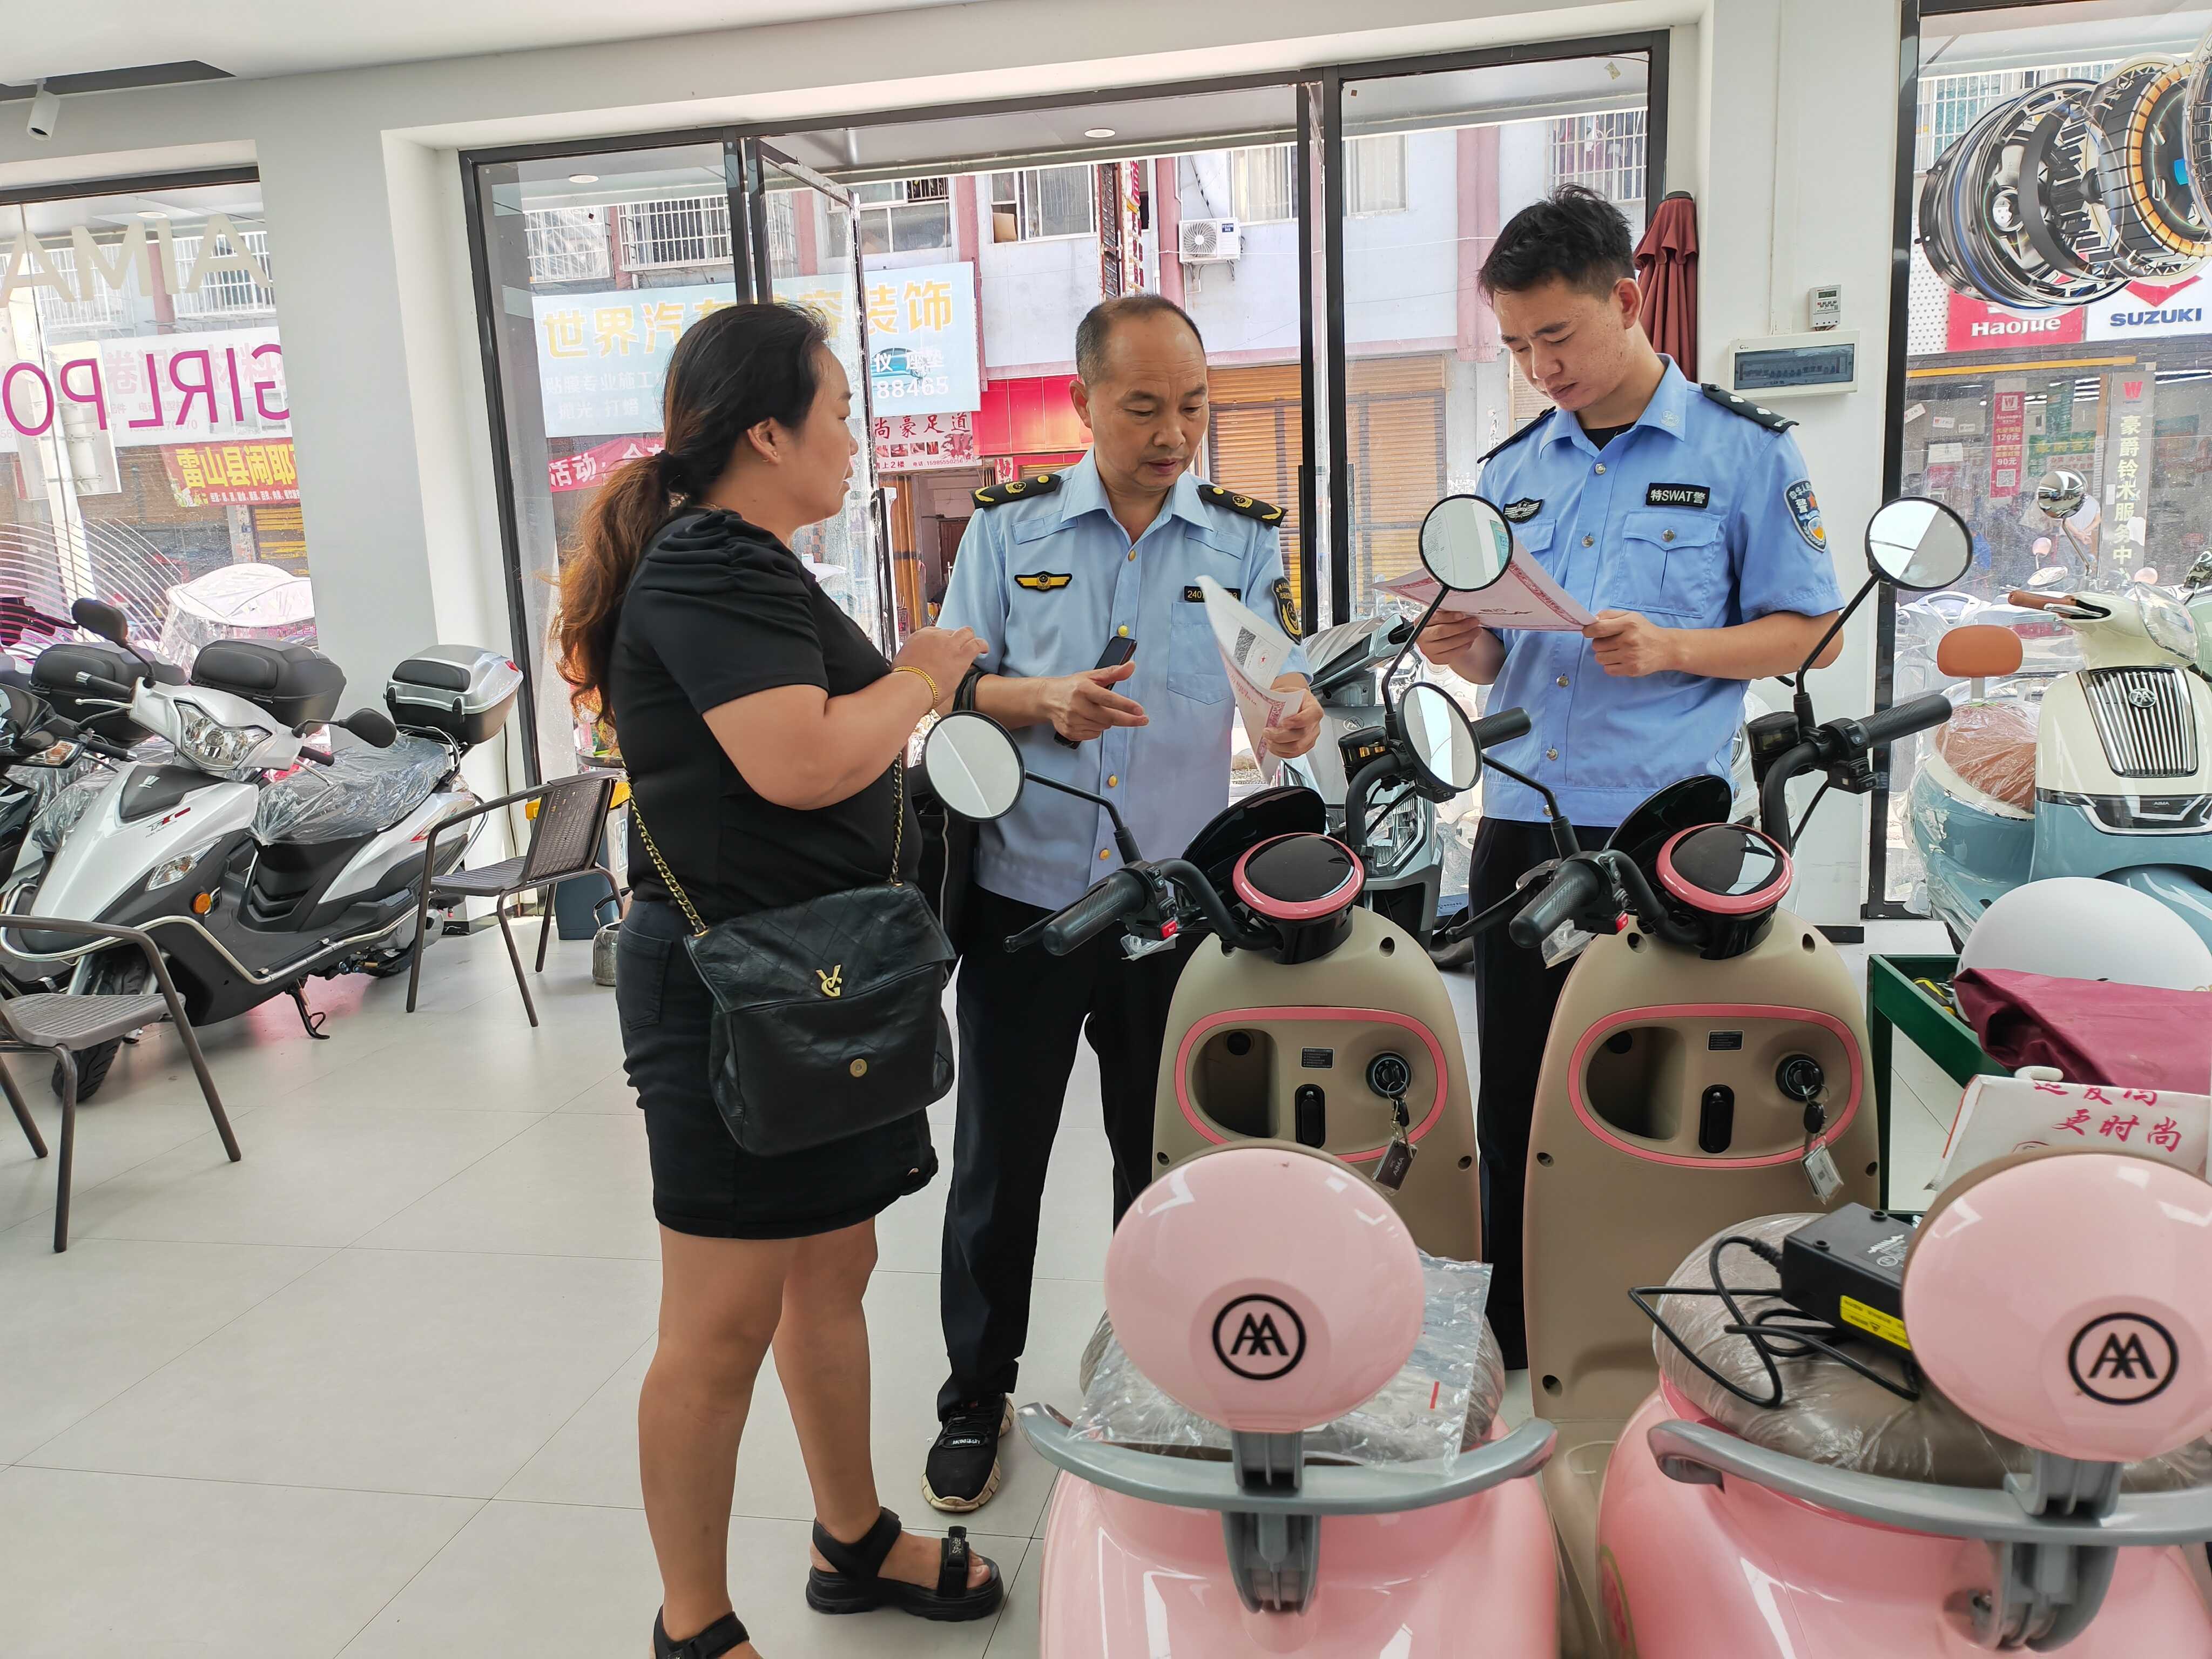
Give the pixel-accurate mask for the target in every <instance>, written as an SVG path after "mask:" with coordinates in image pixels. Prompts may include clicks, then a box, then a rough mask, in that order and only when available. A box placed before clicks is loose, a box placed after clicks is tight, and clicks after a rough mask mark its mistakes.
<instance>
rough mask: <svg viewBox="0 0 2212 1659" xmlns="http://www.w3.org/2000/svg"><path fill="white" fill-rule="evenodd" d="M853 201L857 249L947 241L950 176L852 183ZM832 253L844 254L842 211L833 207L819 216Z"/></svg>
mask: <svg viewBox="0 0 2212 1659" xmlns="http://www.w3.org/2000/svg"><path fill="white" fill-rule="evenodd" d="M853 204H854V208H855V210H857V213H858V216H859V219H860V252H861V253H862V254H863V255H867V254H875V253H921V252H929V251H930V250H932V249H934V248H949V247H951V246H952V181H951V179H947V178H945V177H943V176H941V175H940V176H939V177H936V178H932V179H883V180H881V181H879V182H878V183H876V184H872V185H854V189H853ZM823 222H824V223H825V224H826V225H827V226H828V228H829V235H828V238H827V241H828V245H829V254H830V257H831V258H836V259H842V258H845V257H846V254H847V252H848V249H847V246H846V241H847V238H846V234H845V216H844V215H843V214H842V213H840V212H838V211H837V210H835V209H834V208H833V209H831V210H829V211H827V212H826V213H825V214H824V215H823Z"/></svg>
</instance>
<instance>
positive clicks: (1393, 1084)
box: [1367, 1049, 1413, 1100]
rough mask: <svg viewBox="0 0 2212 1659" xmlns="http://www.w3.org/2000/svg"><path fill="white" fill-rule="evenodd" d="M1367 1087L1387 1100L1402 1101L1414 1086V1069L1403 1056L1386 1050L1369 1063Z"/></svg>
mask: <svg viewBox="0 0 2212 1659" xmlns="http://www.w3.org/2000/svg"><path fill="white" fill-rule="evenodd" d="M1367 1086H1368V1087H1369V1088H1370V1089H1372V1090H1373V1091H1375V1092H1376V1094H1378V1095H1380V1096H1382V1097H1383V1099H1385V1100H1398V1099H1401V1098H1402V1097H1404V1095H1405V1093H1406V1091H1407V1090H1408V1089H1410V1088H1412V1087H1413V1066H1411V1065H1409V1064H1408V1063H1407V1060H1406V1057H1405V1056H1404V1055H1403V1054H1393V1053H1391V1052H1390V1051H1389V1050H1388V1049H1385V1050H1384V1051H1383V1053H1381V1054H1377V1055H1376V1056H1375V1058H1374V1059H1372V1060H1369V1061H1368V1062H1367Z"/></svg>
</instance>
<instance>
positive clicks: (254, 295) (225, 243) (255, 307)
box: [170, 230, 276, 322]
mask: <svg viewBox="0 0 2212 1659" xmlns="http://www.w3.org/2000/svg"><path fill="white" fill-rule="evenodd" d="M238 239H239V240H240V241H241V242H243V243H244V244H245V245H246V246H244V247H243V248H234V247H232V246H231V245H230V242H229V240H228V238H227V237H217V238H216V252H217V253H232V252H242V253H246V254H250V255H251V256H252V262H253V263H254V264H256V265H257V266H258V268H259V269H260V270H270V264H269V233H268V232H267V231H265V230H240V232H239V233H238ZM201 240H202V239H201V238H200V237H197V236H179V237H178V238H177V269H178V270H180V271H186V270H190V271H196V270H197V269H198V267H199V259H200V243H201ZM270 274H271V276H272V278H273V276H274V274H275V273H274V272H273V270H270ZM170 304H171V305H172V306H173V307H174V308H175V311H176V314H177V320H178V321H179V322H184V321H185V320H187V319H194V320H197V319H203V318H210V317H216V318H221V317H252V316H273V315H274V314H275V313H276V294H275V293H274V292H273V291H272V290H271V289H269V288H268V287H267V286H266V285H265V284H264V283H260V282H258V281H256V280H255V278H254V277H253V276H252V275H251V274H249V273H248V272H246V271H243V270H210V271H209V272H208V273H207V275H206V276H204V278H202V279H201V281H200V283H199V285H198V287H197V288H196V289H194V290H193V291H192V292H191V293H190V294H178V295H172V296H171V297H170Z"/></svg>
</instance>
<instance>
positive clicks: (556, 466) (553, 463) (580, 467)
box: [545, 432, 667, 491]
mask: <svg viewBox="0 0 2212 1659" xmlns="http://www.w3.org/2000/svg"><path fill="white" fill-rule="evenodd" d="M665 447H667V446H666V445H665V444H664V443H663V442H662V441H661V437H660V435H659V433H658V432H649V433H647V434H646V435H644V436H642V437H638V438H610V439H608V440H607V441H606V442H605V443H603V444H593V445H592V447H590V448H589V449H585V450H580V451H578V452H577V453H575V454H574V455H555V456H551V457H550V458H549V459H547V460H546V463H545V482H546V483H548V484H550V486H551V487H552V488H553V489H555V490H556V491H559V490H563V489H598V488H599V486H600V485H601V484H603V483H605V482H606V481H607V474H608V473H610V472H611V471H614V470H615V469H616V468H617V467H618V466H620V465H622V464H623V462H624V461H634V460H635V459H637V458H638V457H639V456H641V455H658V454H659V453H660V452H661V451H662V450H663V449H664V448H665Z"/></svg>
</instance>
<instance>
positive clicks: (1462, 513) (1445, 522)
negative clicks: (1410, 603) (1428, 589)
mask: <svg viewBox="0 0 2212 1659" xmlns="http://www.w3.org/2000/svg"><path fill="white" fill-rule="evenodd" d="M1512 556H1513V532H1512V529H1511V528H1510V526H1508V525H1507V524H1506V522H1505V515H1504V513H1500V512H1499V511H1498V509H1497V508H1496V507H1492V505H1491V504H1490V503H1489V502H1488V501H1485V500H1484V499H1483V498H1482V497H1481V496H1480V495H1447V496H1445V497H1444V498H1443V500H1442V501H1438V502H1437V504H1436V505H1435V506H1434V507H1431V508H1430V509H1429V511H1428V516H1427V517H1426V518H1425V519H1423V520H1421V568H1423V569H1425V570H1426V571H1427V572H1428V573H1429V574H1431V576H1433V577H1435V578H1436V579H1437V585H1438V586H1441V587H1443V588H1444V589H1445V590H1446V591H1447V592H1453V593H1472V592H1476V591H1478V590H1479V589H1481V588H1485V587H1487V586H1490V585H1491V583H1492V582H1494V581H1496V580H1498V578H1499V577H1500V576H1503V575H1504V574H1505V567H1506V564H1507V562H1509V561H1510V559H1511V558H1512Z"/></svg>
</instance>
